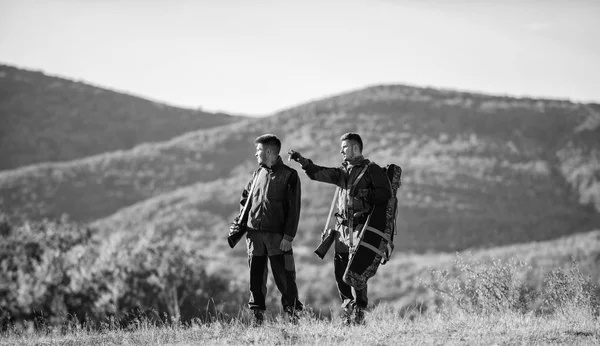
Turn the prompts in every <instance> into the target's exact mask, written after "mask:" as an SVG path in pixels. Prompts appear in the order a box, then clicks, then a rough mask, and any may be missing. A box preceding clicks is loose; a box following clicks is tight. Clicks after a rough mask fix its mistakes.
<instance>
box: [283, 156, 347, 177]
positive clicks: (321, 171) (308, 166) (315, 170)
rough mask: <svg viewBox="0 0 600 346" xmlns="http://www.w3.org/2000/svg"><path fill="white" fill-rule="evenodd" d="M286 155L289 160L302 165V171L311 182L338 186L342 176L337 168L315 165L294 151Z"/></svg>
mask: <svg viewBox="0 0 600 346" xmlns="http://www.w3.org/2000/svg"><path fill="white" fill-rule="evenodd" d="M288 154H289V155H290V159H292V160H294V161H296V162H298V163H300V164H301V165H302V169H303V170H304V172H305V173H306V175H308V177H309V178H310V179H311V180H316V181H320V182H323V183H328V184H334V185H338V186H339V184H340V181H341V179H340V176H341V174H342V172H341V171H340V169H339V168H333V167H323V166H319V165H315V164H314V163H313V162H312V160H310V159H307V158H305V157H303V156H302V155H300V153H299V152H297V151H294V150H290V151H289V152H288Z"/></svg>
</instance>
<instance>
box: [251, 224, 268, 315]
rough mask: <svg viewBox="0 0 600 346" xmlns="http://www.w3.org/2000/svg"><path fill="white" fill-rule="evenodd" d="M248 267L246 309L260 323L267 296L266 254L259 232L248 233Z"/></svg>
mask: <svg viewBox="0 0 600 346" xmlns="http://www.w3.org/2000/svg"><path fill="white" fill-rule="evenodd" d="M246 243H247V245H248V267H249V268H250V300H249V301H248V307H249V308H250V309H251V310H253V311H254V312H255V314H254V315H255V318H256V322H258V323H260V322H262V319H261V317H262V312H263V311H264V310H266V304H265V297H266V295H267V274H268V269H267V259H268V257H267V254H266V251H265V245H264V243H263V241H262V237H261V236H260V234H259V232H248V235H247V239H246Z"/></svg>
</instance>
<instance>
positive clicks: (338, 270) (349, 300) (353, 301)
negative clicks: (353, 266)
mask: <svg viewBox="0 0 600 346" xmlns="http://www.w3.org/2000/svg"><path fill="white" fill-rule="evenodd" d="M348 258H349V254H348V253H347V252H336V253H335V255H334V257H333V268H334V271H335V281H336V282H337V288H338V292H339V294H340V298H341V299H342V308H344V309H345V310H347V309H352V308H353V307H354V306H357V307H359V308H366V307H367V304H368V303H369V301H368V299H367V287H366V286H365V288H364V289H362V290H356V289H355V288H354V287H352V286H350V285H348V284H347V283H345V282H344V280H343V279H342V278H343V277H344V271H346V267H347V266H348Z"/></svg>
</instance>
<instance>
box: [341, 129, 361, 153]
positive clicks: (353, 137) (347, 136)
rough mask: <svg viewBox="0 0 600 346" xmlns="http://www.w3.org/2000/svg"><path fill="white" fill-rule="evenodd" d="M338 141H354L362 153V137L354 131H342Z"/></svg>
mask: <svg viewBox="0 0 600 346" xmlns="http://www.w3.org/2000/svg"><path fill="white" fill-rule="evenodd" d="M340 141H354V142H356V144H358V149H359V150H360V152H361V153H362V150H363V142H362V139H361V138H360V136H359V135H358V133H354V132H348V133H344V134H343V135H342V137H341V138H340Z"/></svg>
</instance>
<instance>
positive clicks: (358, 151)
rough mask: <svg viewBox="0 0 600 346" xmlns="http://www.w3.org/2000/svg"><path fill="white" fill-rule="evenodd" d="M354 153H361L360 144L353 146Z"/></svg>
mask: <svg viewBox="0 0 600 346" xmlns="http://www.w3.org/2000/svg"><path fill="white" fill-rule="evenodd" d="M352 151H353V152H355V153H360V146H359V145H358V144H352Z"/></svg>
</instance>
